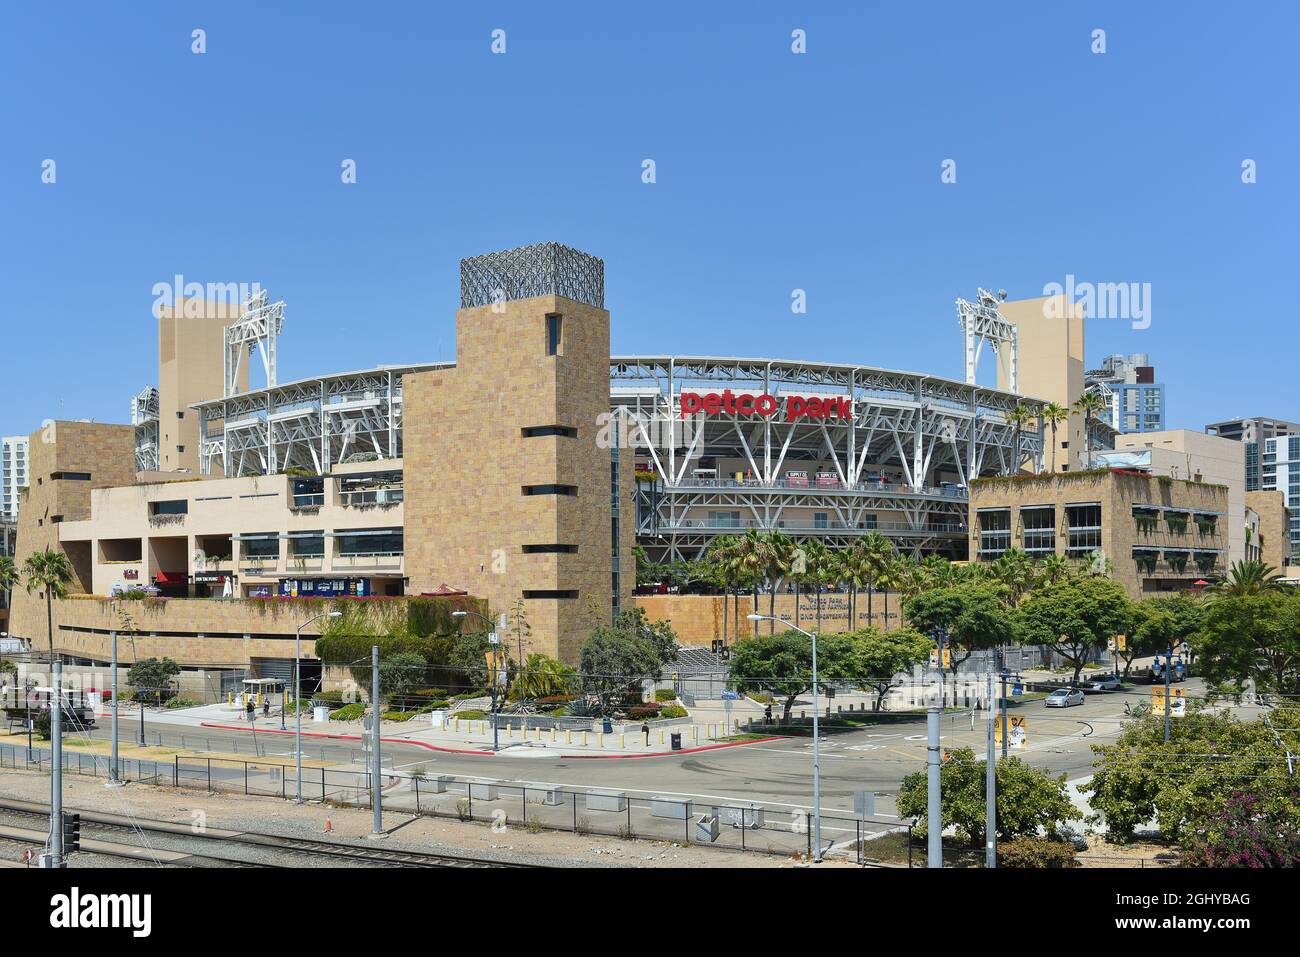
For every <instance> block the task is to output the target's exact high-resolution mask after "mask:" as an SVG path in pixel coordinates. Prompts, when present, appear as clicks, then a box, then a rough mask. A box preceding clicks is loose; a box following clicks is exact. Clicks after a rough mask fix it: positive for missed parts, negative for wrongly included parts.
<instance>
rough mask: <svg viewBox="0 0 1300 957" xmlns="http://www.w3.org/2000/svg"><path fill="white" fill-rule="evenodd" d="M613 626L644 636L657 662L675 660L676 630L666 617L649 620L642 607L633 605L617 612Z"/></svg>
mask: <svg viewBox="0 0 1300 957" xmlns="http://www.w3.org/2000/svg"><path fill="white" fill-rule="evenodd" d="M614 628H615V629H617V630H619V631H626V632H629V633H631V634H635V635H639V636H640V637H641V638H644V639H645V640H646V641H647V642H649V644H650V647H651V648H653V649H654V652H655V655H656V656H657V657H658V659H659V664H661V665H666V664H669V663H670V662H673V661H676V660H677V632H676V631H675V630H673V623H672V622H671V621H669V620H668V619H666V618H664V619H660V620H658V621H651V620H650V618H649V617H648V616H647V615H646V613H645V609H644V608H638V607H636V606H633V607H631V608H625V609H624V610H623V611H620V612H619V613H618V617H617V618H616V619H615V620H614Z"/></svg>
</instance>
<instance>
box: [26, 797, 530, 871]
mask: <svg viewBox="0 0 1300 957" xmlns="http://www.w3.org/2000/svg"><path fill="white" fill-rule="evenodd" d="M0 811H5V812H8V813H10V814H19V815H26V816H29V817H40V818H45V819H47V820H48V818H49V816H50V807H49V805H48V804H41V803H36V802H32V801H2V800H0ZM65 811H67V812H68V813H72V812H75V813H77V814H80V815H81V824H82V827H83V828H87V827H93V828H96V829H100V830H110V831H113V830H116V831H128V832H139V831H143V832H145V833H155V834H166V835H170V836H173V837H179V838H185V839H193V840H197V841H201V842H202V841H214V842H215V841H219V842H222V843H227V844H239V845H244V846H250V847H258V848H262V849H264V850H268V851H277V850H278V851H289V852H293V853H298V854H304V855H311V856H314V857H318V858H336V859H347V860H352V861H358V862H362V863H371V864H378V865H381V866H386V867H461V868H494V867H507V868H531V867H538V866H540V865H536V864H517V863H510V862H502V861H494V860H488V859H485V858H478V857H468V856H463V855H455V854H433V853H426V852H423V851H406V850H389V849H387V848H381V847H361V846H357V845H353V844H344V843H341V842H338V841H325V840H319V839H315V838H298V837H290V836H288V835H285V834H267V833H264V832H260V831H234V830H227V829H224V828H206V829H205V830H203V831H201V832H200V831H194V830H193V829H192V828H190V827H189V826H188V825H185V824H177V823H175V822H173V821H158V820H153V819H150V818H139V817H126V816H123V815H117V814H98V813H94V812H89V811H81V810H78V809H77V808H70V807H65ZM0 830H3V829H0ZM32 833H36V832H32ZM41 833H42V835H43V832H41ZM0 836H3V835H2V834H0ZM15 839H18V838H15ZM43 840H44V838H43V836H42V842H43ZM89 843H99V844H102V843H104V842H87V841H86V840H84V839H83V841H82V845H83V847H85V849H86V850H87V851H88V852H90V851H91V848H90V847H89V846H87V845H88V844H89ZM115 847H130V845H115ZM134 850H135V851H137V852H140V853H136V854H131V855H125V854H119V855H117V856H133V857H145V856H146V855H145V854H144V853H143V851H144V849H142V848H134ZM95 853H98V852H95ZM167 853H169V854H177V855H179V856H180V857H184V858H192V859H194V864H193V865H189V866H198V867H212V866H225V867H293V866H295V865H293V864H263V863H254V862H249V861H241V860H238V859H234V858H223V857H214V856H212V855H207V854H188V853H184V854H182V853H181V852H167Z"/></svg>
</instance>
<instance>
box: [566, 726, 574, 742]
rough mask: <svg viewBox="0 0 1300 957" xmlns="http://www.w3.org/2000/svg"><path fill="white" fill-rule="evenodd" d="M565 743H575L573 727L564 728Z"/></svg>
mask: <svg viewBox="0 0 1300 957" xmlns="http://www.w3.org/2000/svg"><path fill="white" fill-rule="evenodd" d="M564 743H565V744H573V729H572V728H565V729H564Z"/></svg>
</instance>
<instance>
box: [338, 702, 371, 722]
mask: <svg viewBox="0 0 1300 957" xmlns="http://www.w3.org/2000/svg"><path fill="white" fill-rule="evenodd" d="M365 713H366V706H365V705H364V704H361V703H360V702H357V703H356V704H346V705H344V706H343V707H341V708H339V709H338V710H337V711H331V712H330V720H331V721H356V720H357V718H359V717H361V716H362V715H363V714H365Z"/></svg>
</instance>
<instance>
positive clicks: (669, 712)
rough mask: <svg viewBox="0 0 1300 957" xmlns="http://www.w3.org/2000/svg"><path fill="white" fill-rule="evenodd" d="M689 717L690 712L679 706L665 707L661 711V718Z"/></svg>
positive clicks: (670, 705)
mask: <svg viewBox="0 0 1300 957" xmlns="http://www.w3.org/2000/svg"><path fill="white" fill-rule="evenodd" d="M689 716H690V712H689V711H687V710H686V709H685V708H683V707H682V706H681V705H679V704H669V705H664V706H663V708H661V709H660V710H659V717H661V718H686V717H689Z"/></svg>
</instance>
